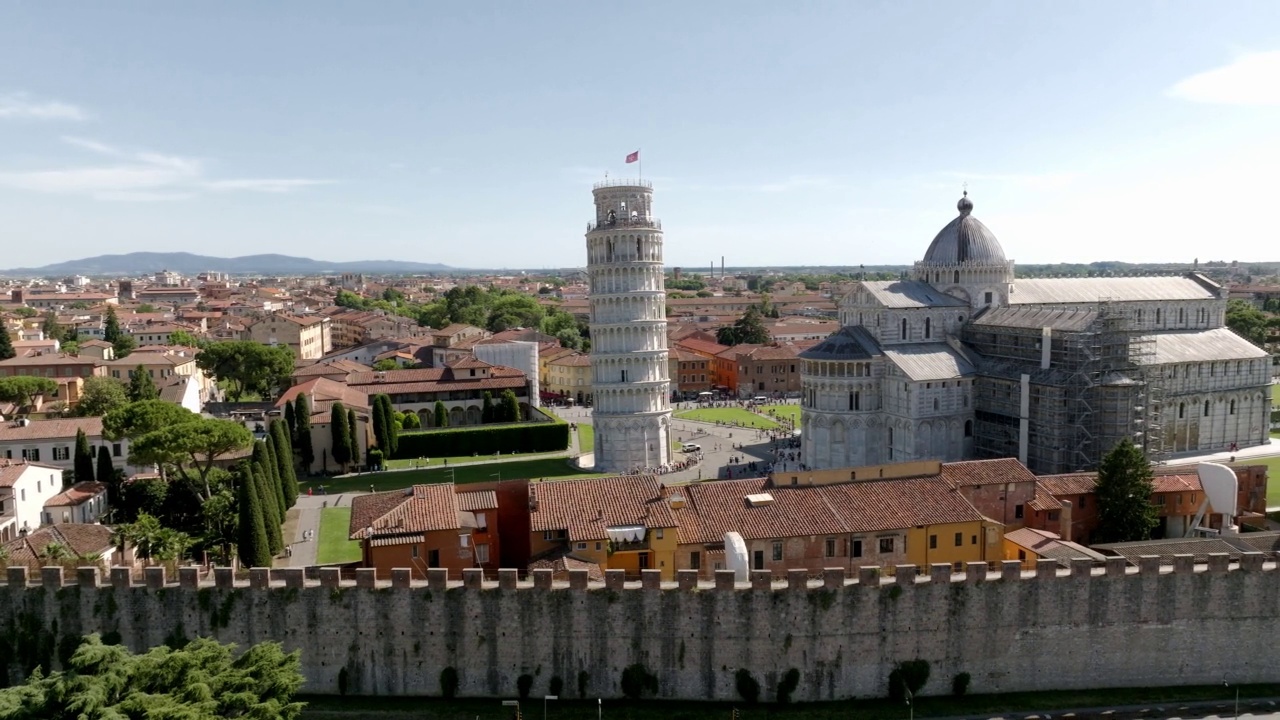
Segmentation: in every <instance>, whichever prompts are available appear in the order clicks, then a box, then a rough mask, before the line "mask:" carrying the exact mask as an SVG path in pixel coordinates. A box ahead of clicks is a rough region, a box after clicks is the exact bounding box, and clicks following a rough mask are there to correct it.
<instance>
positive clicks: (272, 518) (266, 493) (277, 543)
mask: <svg viewBox="0 0 1280 720" xmlns="http://www.w3.org/2000/svg"><path fill="white" fill-rule="evenodd" d="M253 475H254V482H255V483H256V485H257V488H258V498H259V499H260V500H261V502H262V516H263V521H264V522H265V523H266V529H267V549H268V550H269V551H270V552H271V556H272V557H275V556H276V555H279V554H280V552H281V551H283V550H284V542H283V539H284V535H283V533H282V532H281V530H280V526H281V525H283V524H284V523H283V520H282V519H281V516H280V509H279V508H277V507H276V496H275V493H273V492H271V488H269V487H267V483H268V482H269V481H268V479H267V471H266V468H264V467H263V466H262V465H259V464H257V463H253Z"/></svg>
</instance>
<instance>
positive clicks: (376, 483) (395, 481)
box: [302, 458, 605, 495]
mask: <svg viewBox="0 0 1280 720" xmlns="http://www.w3.org/2000/svg"><path fill="white" fill-rule="evenodd" d="M499 474H501V479H502V480H520V479H539V478H548V479H560V478H566V479H567V478H587V477H605V475H603V474H600V473H591V472H584V471H582V470H579V469H577V468H575V467H573V466H572V465H570V464H569V462H568V460H566V459H564V458H544V459H541V460H517V461H514V462H498V463H481V464H473V465H458V466H456V467H452V466H451V467H447V468H446V467H444V466H443V465H441V466H437V467H433V468H431V469H429V470H402V471H399V472H381V473H364V474H362V475H352V476H349V477H342V478H307V481H306V482H304V483H303V484H302V486H303V490H304V491H305V490H306V488H307V487H316V486H318V485H324V489H325V492H326V493H328V494H330V495H334V494H337V493H344V492H368V491H369V487H370V486H373V489H374V491H375V492H383V491H385V490H399V489H400V488H406V487H409V486H411V485H423V484H430V483H443V482H450V481H452V482H456V483H458V484H459V485H461V484H465V483H475V482H490V481H494V480H498V479H499V477H498V475H499Z"/></svg>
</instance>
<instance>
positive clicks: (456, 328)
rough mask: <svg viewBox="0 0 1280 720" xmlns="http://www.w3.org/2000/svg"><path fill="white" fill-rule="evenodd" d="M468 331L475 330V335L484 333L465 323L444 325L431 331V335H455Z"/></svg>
mask: <svg viewBox="0 0 1280 720" xmlns="http://www.w3.org/2000/svg"><path fill="white" fill-rule="evenodd" d="M469 330H475V331H476V332H477V333H483V332H484V330H482V329H481V328H478V327H476V326H475V325H468V324H466V323H453V324H452V325H445V326H444V327H442V328H440V329H439V330H432V331H431V334H432V335H457V334H458V333H461V332H467V331H469Z"/></svg>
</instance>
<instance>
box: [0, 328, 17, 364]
mask: <svg viewBox="0 0 1280 720" xmlns="http://www.w3.org/2000/svg"><path fill="white" fill-rule="evenodd" d="M15 355H17V352H16V351H14V349H13V340H12V339H11V338H10V337H9V327H8V325H6V324H5V322H4V321H3V320H0V360H8V359H9V358H11V357H14V356H15Z"/></svg>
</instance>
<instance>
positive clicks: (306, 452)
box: [293, 393, 316, 473]
mask: <svg viewBox="0 0 1280 720" xmlns="http://www.w3.org/2000/svg"><path fill="white" fill-rule="evenodd" d="M294 406H295V409H294V411H293V416H294V421H295V422H297V423H298V441H297V442H296V443H295V445H297V448H298V459H299V460H301V461H302V469H303V471H304V472H307V473H310V472H311V464H312V463H314V462H315V461H316V452H315V448H314V447H313V446H312V445H311V403H310V402H308V401H307V396H306V395H304V394H302V393H299V394H298V399H297V400H295V401H294Z"/></svg>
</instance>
